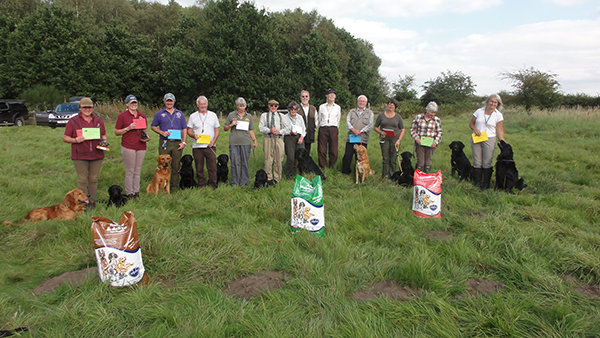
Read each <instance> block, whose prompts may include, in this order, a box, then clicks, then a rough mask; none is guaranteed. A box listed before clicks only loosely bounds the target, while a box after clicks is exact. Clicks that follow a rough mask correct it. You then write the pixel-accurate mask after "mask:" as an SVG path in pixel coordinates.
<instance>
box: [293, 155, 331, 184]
mask: <svg viewBox="0 0 600 338" xmlns="http://www.w3.org/2000/svg"><path fill="white" fill-rule="evenodd" d="M295 156H296V161H298V173H300V175H304V173H312V174H315V175H319V176H321V180H322V181H325V180H326V179H327V178H325V175H324V174H323V171H321V168H319V166H318V165H317V164H316V163H315V161H314V160H313V159H312V157H310V154H309V152H308V150H306V149H304V148H298V149H297V150H296V154H295Z"/></svg>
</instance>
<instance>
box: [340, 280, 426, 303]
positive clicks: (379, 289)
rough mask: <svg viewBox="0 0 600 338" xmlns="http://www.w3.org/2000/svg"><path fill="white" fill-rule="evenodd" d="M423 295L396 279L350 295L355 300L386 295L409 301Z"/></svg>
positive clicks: (390, 297)
mask: <svg viewBox="0 0 600 338" xmlns="http://www.w3.org/2000/svg"><path fill="white" fill-rule="evenodd" d="M420 295H421V291H420V290H414V289H411V288H410V287H408V286H400V285H398V282H396V281H395V280H393V281H387V282H381V283H377V284H375V285H373V286H371V287H370V288H369V289H367V290H364V291H359V292H356V293H354V294H352V295H350V298H352V299H354V300H369V299H373V298H375V297H381V296H385V297H387V298H389V299H394V300H397V301H401V302H404V301H407V300H410V299H411V298H413V297H418V296H420Z"/></svg>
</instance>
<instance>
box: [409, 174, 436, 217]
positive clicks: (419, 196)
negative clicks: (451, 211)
mask: <svg viewBox="0 0 600 338" xmlns="http://www.w3.org/2000/svg"><path fill="white" fill-rule="evenodd" d="M414 182H415V186H414V190H413V207H412V210H413V213H414V214H415V215H417V216H419V217H423V218H441V217H442V214H441V209H442V172H441V171H438V172H437V174H426V173H424V172H422V171H421V170H419V169H417V170H416V171H415V181H414Z"/></svg>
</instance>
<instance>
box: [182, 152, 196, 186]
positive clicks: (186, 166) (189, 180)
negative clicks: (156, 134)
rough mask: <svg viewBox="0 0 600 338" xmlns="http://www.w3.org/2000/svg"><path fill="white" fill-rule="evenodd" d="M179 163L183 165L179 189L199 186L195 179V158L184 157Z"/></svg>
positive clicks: (188, 155)
mask: <svg viewBox="0 0 600 338" xmlns="http://www.w3.org/2000/svg"><path fill="white" fill-rule="evenodd" d="M179 163H180V164H181V168H180V169H179V188H180V189H187V188H194V187H196V186H198V183H196V179H195V178H194V177H195V176H194V158H193V157H192V155H190V154H187V155H183V157H182V158H181V161H179Z"/></svg>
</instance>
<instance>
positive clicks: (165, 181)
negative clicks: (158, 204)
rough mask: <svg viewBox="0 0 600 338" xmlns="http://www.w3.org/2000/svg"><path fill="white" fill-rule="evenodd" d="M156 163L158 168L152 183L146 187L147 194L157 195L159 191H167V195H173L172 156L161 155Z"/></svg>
mask: <svg viewBox="0 0 600 338" xmlns="http://www.w3.org/2000/svg"><path fill="white" fill-rule="evenodd" d="M156 161H157V162H158V167H156V172H155V173H154V177H153V178H152V183H150V184H148V186H147V187H146V193H148V194H154V195H156V194H158V192H159V191H166V192H167V194H171V169H169V164H171V155H168V154H162V155H159V156H158V158H157V159H156Z"/></svg>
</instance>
